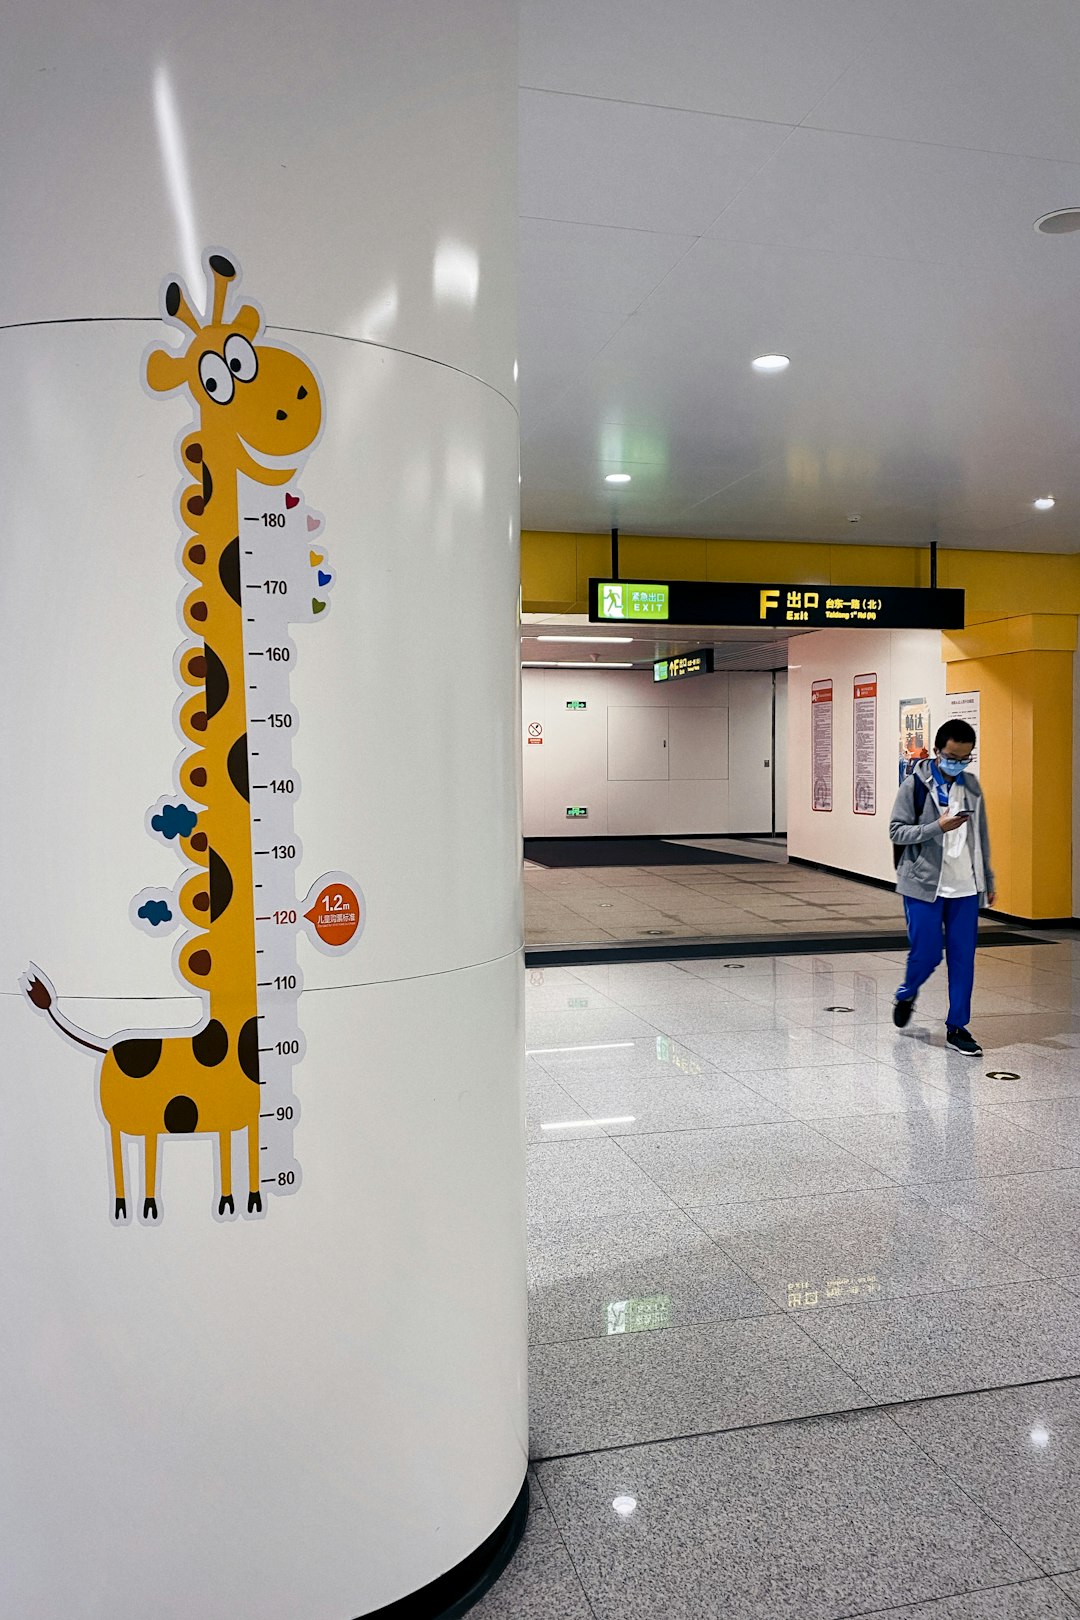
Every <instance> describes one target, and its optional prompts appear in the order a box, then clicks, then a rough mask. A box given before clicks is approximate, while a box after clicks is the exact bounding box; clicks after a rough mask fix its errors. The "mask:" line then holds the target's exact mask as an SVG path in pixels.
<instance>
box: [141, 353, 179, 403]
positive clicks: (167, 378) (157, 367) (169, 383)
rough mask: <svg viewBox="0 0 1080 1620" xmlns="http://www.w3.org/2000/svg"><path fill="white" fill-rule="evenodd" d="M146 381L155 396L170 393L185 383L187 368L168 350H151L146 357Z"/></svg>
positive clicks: (177, 356) (176, 355)
mask: <svg viewBox="0 0 1080 1620" xmlns="http://www.w3.org/2000/svg"><path fill="white" fill-rule="evenodd" d="M146 380H147V382H148V383H149V384H150V387H151V388H152V389H153V390H154V392H155V394H168V393H171V392H172V390H173V389H174V388H181V387H183V385H184V383H185V382H186V381H187V366H186V365H185V363H184V361H183V359H182V358H181V357H180V355H178V354H173V353H172V352H171V351H170V350H169V349H151V351H150V353H149V354H148V355H147V357H146Z"/></svg>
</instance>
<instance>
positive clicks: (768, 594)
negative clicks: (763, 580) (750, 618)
mask: <svg viewBox="0 0 1080 1620" xmlns="http://www.w3.org/2000/svg"><path fill="white" fill-rule="evenodd" d="M760 594H761V612H760V614H759V615H758V617H759V618H761V619H765V618H768V615H769V609H770V608H778V607H779V606H780V592H779V591H762V592H761V593H760Z"/></svg>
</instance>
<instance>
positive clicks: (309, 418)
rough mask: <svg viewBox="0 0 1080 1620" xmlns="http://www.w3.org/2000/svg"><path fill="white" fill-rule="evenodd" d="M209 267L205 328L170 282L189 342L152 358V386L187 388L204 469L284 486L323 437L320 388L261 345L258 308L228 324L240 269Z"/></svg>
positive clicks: (291, 361)
mask: <svg viewBox="0 0 1080 1620" xmlns="http://www.w3.org/2000/svg"><path fill="white" fill-rule="evenodd" d="M207 265H208V267H209V270H210V274H211V276H212V278H213V283H212V285H213V300H212V307H211V312H210V318H209V320H208V321H207V322H206V323H205V325H204V324H203V323H202V322H201V321H200V319H199V317H198V315H197V314H196V313H195V311H194V310H193V309H192V306H191V303H190V302H189V300H188V297H187V295H186V293H185V291H184V289H183V287H182V286H181V285H180V283H179V282H178V281H171V282H169V284H168V286H167V287H166V289H165V310H166V313H167V315H168V318H169V319H170V320H172V321H173V322H174V324H175V325H176V326H178V327H181V328H184V329H186V330H187V331H188V332H189V333H190V334H191V338H190V341H189V342H188V343H187V346H186V347H185V348H184V349H182V350H180V351H179V352H175V351H173V350H170V349H153V350H151V352H150V354H149V355H148V356H147V360H146V380H147V382H148V384H149V386H150V387H151V388H152V389H153V390H154V392H155V393H162V394H165V393H172V392H174V391H175V390H176V389H178V388H187V390H188V392H189V394H190V395H191V398H192V399H193V401H194V403H195V406H196V409H197V410H198V412H199V434H200V438H201V440H202V444H203V455H204V465H205V467H207V468H210V467H213V468H215V469H221V468H227V467H228V468H234V469H236V470H237V471H238V472H242V473H246V474H247V476H248V477H249V478H252V479H254V480H255V481H256V482H258V483H261V484H286V483H288V482H289V480H290V478H292V477H293V476H294V474H295V472H296V469H297V465H298V463H299V462H300V460H301V459H302V458H303V457H304V456H305V455H306V453H307V452H308V450H310V449H311V447H312V445H313V444H314V443H315V441H316V440H317V439H318V437H319V433H320V431H321V429H322V415H323V412H322V398H321V396H320V393H319V385H318V383H317V382H316V380H315V376H314V373H313V372H312V370H311V368H310V367H309V366H308V365H307V364H306V363H305V362H304V361H303V360H302V359H301V358H300V356H299V355H297V354H293V353H292V351H291V350H289V349H283V348H279V347H278V346H276V345H274V344H269V343H260V342H259V341H258V339H259V335H260V333H261V332H262V329H263V321H262V316H261V314H260V313H259V311H258V310H257V309H256V308H255V306H254V305H253V304H244V305H243V306H242V307H241V308H240V309H239V310H238V311H237V313H236V315H235V316H234V317H233V318H232V320H228V321H227V320H226V319H225V303H226V299H227V297H228V291H229V287H230V284H231V283H232V282H233V280H234V279H235V277H236V269H235V267H234V266H233V265H232V264H231V263H230V261H229V260H228V259H226V258H224V257H223V256H222V255H221V254H220V253H211V254H210V256H209V258H208V259H207ZM207 498H209V491H207ZM194 515H197V512H195V514H194Z"/></svg>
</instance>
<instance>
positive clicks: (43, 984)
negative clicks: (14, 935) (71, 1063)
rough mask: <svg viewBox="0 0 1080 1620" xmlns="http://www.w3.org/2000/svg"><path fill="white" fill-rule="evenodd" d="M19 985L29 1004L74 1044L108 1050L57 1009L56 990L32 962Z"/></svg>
mask: <svg viewBox="0 0 1080 1620" xmlns="http://www.w3.org/2000/svg"><path fill="white" fill-rule="evenodd" d="M19 987H20V989H21V990H22V992H23V994H24V995H25V996H26V999H27V1000H28V1001H29V1003H30V1005H31V1006H32V1007H33V1008H34V1009H35V1010H36V1011H37V1012H39V1013H43V1014H44V1015H45V1017H46V1018H48V1019H49V1020H50V1021H51V1022H52V1023H53V1024H55V1025H56V1028H57V1029H58V1030H59V1031H60V1033H61V1035H63V1036H65V1037H66V1038H67V1039H68V1040H69V1041H74V1042H75V1045H76V1046H85V1047H86V1048H87V1050H88V1051H91V1052H107V1051H108V1050H109V1048H108V1047H107V1046H98V1044H97V1042H96V1041H92V1040H91V1039H90V1037H89V1036H88V1035H87V1033H86V1031H85V1030H81V1029H77V1028H76V1026H75V1025H74V1024H72V1023H71V1022H70V1020H69V1019H67V1018H65V1017H64V1016H63V1014H62V1013H60V1012H58V1011H57V1008H56V991H55V990H54V989H53V987H52V985H51V984H50V983H49V981H48V979H47V978H46V977H45V975H44V973H42V971H41V969H40V968H38V967H35V966H34V964H33V962H31V964H30V966H29V967H28V968H27V970H26V972H25V973H24V974H23V976H22V978H21V979H20V980H19Z"/></svg>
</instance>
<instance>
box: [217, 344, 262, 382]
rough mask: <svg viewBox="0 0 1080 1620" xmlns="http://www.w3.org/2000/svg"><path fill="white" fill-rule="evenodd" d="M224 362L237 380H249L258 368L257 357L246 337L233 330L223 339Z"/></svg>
mask: <svg viewBox="0 0 1080 1620" xmlns="http://www.w3.org/2000/svg"><path fill="white" fill-rule="evenodd" d="M225 364H226V365H227V366H228V368H229V370H230V371H231V372H232V374H233V376H234V377H235V378H236V380H237V382H251V381H252V379H253V378H254V376H255V373H256V372H257V371H258V369H259V357H258V355H257V354H256V353H255V350H254V349H253V348H252V347H251V344H250V343H249V342H248V340H247V338H246V337H241V336H240V334H239V333H238V332H234V333H233V334H232V336H231V337H227V338H226V339H225Z"/></svg>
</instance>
